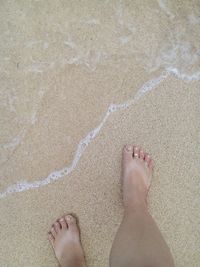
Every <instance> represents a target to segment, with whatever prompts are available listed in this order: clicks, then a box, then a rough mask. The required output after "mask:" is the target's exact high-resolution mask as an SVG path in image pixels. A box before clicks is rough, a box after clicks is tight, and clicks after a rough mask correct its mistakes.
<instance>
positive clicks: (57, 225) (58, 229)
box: [54, 222, 60, 233]
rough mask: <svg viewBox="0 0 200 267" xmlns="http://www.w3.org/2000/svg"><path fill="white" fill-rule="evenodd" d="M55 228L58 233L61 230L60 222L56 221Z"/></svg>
mask: <svg viewBox="0 0 200 267" xmlns="http://www.w3.org/2000/svg"><path fill="white" fill-rule="evenodd" d="M54 228H55V230H56V233H58V232H59V231H60V224H59V223H58V222H55V223H54Z"/></svg>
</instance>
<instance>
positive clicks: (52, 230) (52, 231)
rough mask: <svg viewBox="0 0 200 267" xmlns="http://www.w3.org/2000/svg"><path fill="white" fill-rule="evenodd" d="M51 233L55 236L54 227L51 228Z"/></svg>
mask: <svg viewBox="0 0 200 267" xmlns="http://www.w3.org/2000/svg"><path fill="white" fill-rule="evenodd" d="M51 234H52V236H53V237H54V238H56V230H55V228H54V227H52V228H51Z"/></svg>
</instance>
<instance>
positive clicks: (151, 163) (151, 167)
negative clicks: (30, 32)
mask: <svg viewBox="0 0 200 267" xmlns="http://www.w3.org/2000/svg"><path fill="white" fill-rule="evenodd" d="M153 167H154V162H153V160H152V159H150V161H149V169H150V170H151V171H153Z"/></svg>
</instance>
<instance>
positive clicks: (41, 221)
mask: <svg viewBox="0 0 200 267" xmlns="http://www.w3.org/2000/svg"><path fill="white" fill-rule="evenodd" d="M150 2H151V3H150ZM0 22H1V23H0V32H1V39H0V51H1V52H0V59H1V61H0V73H1V92H0V96H1V103H2V105H1V120H0V123H1V132H0V141H1V148H0V156H1V158H0V162H1V168H0V174H1V180H0V181H1V182H0V193H1V194H0V196H1V198H0V227H1V229H0V232H1V241H2V242H1V253H0V266H2V267H19V266H20V267H27V266H31V267H43V266H44V267H46V266H48V267H53V266H56V264H57V263H56V260H55V258H54V255H53V251H52V249H51V247H50V245H49V243H48V241H47V231H48V230H49V228H50V226H51V224H52V222H53V221H54V220H55V219H57V218H58V217H59V216H62V215H63V214H66V213H68V212H74V213H76V214H77V215H78V217H79V221H80V226H81V232H82V242H83V246H84V249H85V253H86V258H87V262H88V267H104V266H108V257H109V251H110V248H111V245H112V240H113V238H114V235H115V233H116V230H117V227H118V226H119V223H120V220H121V217H122V214H123V208H122V205H121V194H120V182H119V180H120V167H121V166H120V163H121V150H122V146H123V145H124V144H125V143H134V144H139V145H141V146H142V147H143V148H144V149H145V150H147V151H148V152H149V153H150V154H151V155H152V157H153V158H154V160H155V163H156V167H155V172H154V178H153V181H152V186H151V190H150V194H149V209H150V212H151V213H152V215H153V217H154V218H155V219H156V222H157V223H158V225H159V227H160V229H161V231H162V233H163V235H164V236H165V238H166V241H167V243H168V244H169V246H170V248H171V250H172V253H173V256H174V259H175V262H176V266H178V267H188V266H192V267H198V266H199V262H200V255H199V253H198V250H199V247H200V241H199V240H200V231H199V225H200V215H199V214H200V208H199V201H200V198H199V190H200V183H199V178H200V177H199V160H200V145H199V143H200V135H199V132H200V125H199V116H200V110H199V99H200V90H199V85H200V45H199V44H200V5H199V2H198V1H184V4H182V3H181V2H175V1H162V0H158V1H134V2H133V1H85V2H80V1H73V2H72V1H43V2H42V1H17V2H15V3H14V4H13V3H11V2H9V1H4V2H3V3H2V4H1V7H0ZM163 74H164V75H165V76H164V78H163V79H161V80H159V77H163V76H162V75H163ZM149 81H150V82H149ZM156 81H157V84H156ZM147 82H149V83H147ZM146 83H147V84H146ZM144 84H146V86H144ZM141 88H142V89H145V90H143V91H142V90H141ZM138 90H139V93H138ZM138 96H139V97H138ZM127 101H128V102H127ZM131 101H132V102H131ZM112 103H114V104H122V103H125V104H127V105H126V107H123V108H120V107H121V106H119V105H118V106H117V107H116V111H114V112H112V113H110V115H108V116H107V117H106V120H105V121H104V124H103V125H101V127H100V128H99V129H97V130H98V131H97V130H96V132H94V133H95V134H94V135H93V136H91V137H88V138H86V141H88V145H87V146H86V147H85V148H83V146H82V147H81V146H80V141H81V140H83V139H84V138H85V137H86V136H87V135H88V133H89V132H90V131H91V130H93V129H95V128H96V127H97V126H98V125H100V123H101V122H102V120H103V118H105V115H106V114H107V112H108V108H109V106H110V104H112ZM78 147H79V148H81V149H82V150H80V151H78V152H77V148H78ZM79 156H81V157H80V159H79ZM74 159H75V160H77V161H73V160H74ZM72 163H73V164H72ZM67 166H68V169H67ZM70 166H71V169H70ZM63 168H64V169H63ZM56 170H57V171H59V170H63V171H60V172H58V176H62V177H60V178H59V177H58V178H56V176H55V175H54V176H53V174H55V171H56ZM64 170H65V171H66V172H68V173H66V174H65V173H64ZM51 173H52V175H51V176H49V178H48V175H49V174H51ZM54 180H56V181H54ZM30 187H34V188H33V189H31V188H30ZM15 191H21V192H15Z"/></svg>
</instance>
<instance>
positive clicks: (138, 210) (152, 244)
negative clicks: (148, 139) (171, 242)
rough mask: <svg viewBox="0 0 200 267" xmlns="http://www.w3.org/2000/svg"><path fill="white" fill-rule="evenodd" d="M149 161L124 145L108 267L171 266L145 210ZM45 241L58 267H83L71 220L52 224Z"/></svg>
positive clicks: (140, 150) (81, 255)
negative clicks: (117, 220)
mask: <svg viewBox="0 0 200 267" xmlns="http://www.w3.org/2000/svg"><path fill="white" fill-rule="evenodd" d="M153 165H154V164H153V161H152V159H151V157H150V156H149V155H148V154H147V153H145V152H144V151H143V150H142V149H141V148H139V147H137V146H133V145H126V146H125V147H124V149H123V154H122V191H123V204H124V217H123V220H122V223H121V225H120V227H119V229H118V232H117V234H116V236H115V240H114V242H113V245H112V249H111V254H110V267H174V266H175V265H174V262H173V258H172V255H171V253H170V250H169V248H168V246H167V244H166V242H165V240H164V238H163V237H162V235H161V233H160V231H159V229H158V227H157V225H156V223H155V221H154V219H153V218H152V217H151V215H150V214H149V212H148V210H147V194H148V191H149V187H150V184H151V178H152V173H153ZM49 240H50V242H51V244H52V247H53V249H54V252H55V255H56V258H57V259H58V262H59V264H60V266H61V267H85V266H86V264H85V259H84V253H83V249H82V245H81V241H80V231H79V228H78V226H77V222H76V219H75V217H73V216H72V215H67V216H65V217H63V218H61V219H60V220H59V221H57V222H55V223H54V224H53V226H52V229H51V231H50V232H49Z"/></svg>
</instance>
